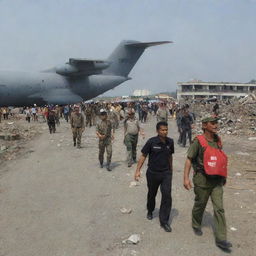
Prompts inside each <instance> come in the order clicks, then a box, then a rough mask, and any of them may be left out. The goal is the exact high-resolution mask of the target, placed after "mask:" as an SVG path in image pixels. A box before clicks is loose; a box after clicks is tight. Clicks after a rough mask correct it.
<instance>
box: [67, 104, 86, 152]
mask: <svg viewBox="0 0 256 256" xmlns="http://www.w3.org/2000/svg"><path fill="white" fill-rule="evenodd" d="M70 124H71V129H72V133H73V141H74V147H75V146H77V148H81V137H82V134H83V132H84V127H85V124H84V116H83V115H82V113H80V112H79V106H75V107H74V112H73V113H72V114H71V117H70Z"/></svg>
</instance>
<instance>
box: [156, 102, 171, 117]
mask: <svg viewBox="0 0 256 256" xmlns="http://www.w3.org/2000/svg"><path fill="white" fill-rule="evenodd" d="M168 115H169V111H168V109H167V107H166V105H165V103H163V102H162V103H160V106H159V108H158V110H157V111H156V118H157V122H168Z"/></svg>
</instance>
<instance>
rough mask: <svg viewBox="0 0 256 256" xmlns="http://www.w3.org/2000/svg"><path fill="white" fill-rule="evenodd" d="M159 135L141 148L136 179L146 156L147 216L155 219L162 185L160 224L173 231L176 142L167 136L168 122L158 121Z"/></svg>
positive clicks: (139, 174)
mask: <svg viewBox="0 0 256 256" xmlns="http://www.w3.org/2000/svg"><path fill="white" fill-rule="evenodd" d="M156 130H157V133H158V136H156V137H152V138H150V139H149V140H148V141H147V142H146V144H145V145H144V147H143V148H142V150H141V153H142V155H141V157H140V159H139V162H138V165H137V169H136V172H135V176H134V178H135V180H136V181H138V180H139V178H140V176H141V171H140V170H141V167H142V166H143V164H144V162H145V160H146V157H147V156H149V159H148V169H147V173H146V176H147V185H148V196H147V210H148V214H147V218H148V219H149V220H152V219H153V211H154V209H155V198H156V194H157V190H158V188H159V186H160V189H161V193H162V200H161V206H160V212H159V219H160V225H161V227H162V228H163V229H164V230H165V231H166V232H171V231H172V229H171V227H170V225H169V217H170V212H171V208H172V196H171V189H172V169H173V168H172V155H173V153H174V143H173V140H172V139H171V138H168V137H167V134H168V124H167V123H166V122H158V123H157V125H156Z"/></svg>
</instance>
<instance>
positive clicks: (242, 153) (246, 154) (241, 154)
mask: <svg viewBox="0 0 256 256" xmlns="http://www.w3.org/2000/svg"><path fill="white" fill-rule="evenodd" d="M236 154H237V155H240V156H249V155H250V154H249V153H247V152H240V151H239V152H236Z"/></svg>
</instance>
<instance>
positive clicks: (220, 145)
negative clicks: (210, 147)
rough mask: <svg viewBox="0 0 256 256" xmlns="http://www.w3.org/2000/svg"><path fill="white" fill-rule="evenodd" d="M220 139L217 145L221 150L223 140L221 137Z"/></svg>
mask: <svg viewBox="0 0 256 256" xmlns="http://www.w3.org/2000/svg"><path fill="white" fill-rule="evenodd" d="M217 137H218V141H217V145H218V148H219V149H222V142H221V138H220V137H219V136H217Z"/></svg>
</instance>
